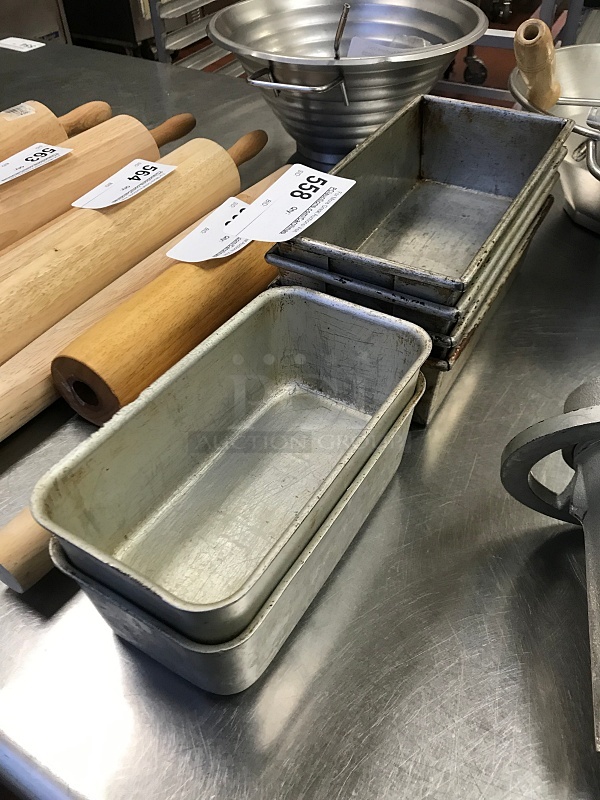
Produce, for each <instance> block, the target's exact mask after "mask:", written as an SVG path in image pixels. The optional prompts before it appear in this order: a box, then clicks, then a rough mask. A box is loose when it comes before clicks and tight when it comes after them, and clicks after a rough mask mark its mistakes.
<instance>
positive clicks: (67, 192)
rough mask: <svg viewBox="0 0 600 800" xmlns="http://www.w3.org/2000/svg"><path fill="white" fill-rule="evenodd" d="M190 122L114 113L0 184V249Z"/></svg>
mask: <svg viewBox="0 0 600 800" xmlns="http://www.w3.org/2000/svg"><path fill="white" fill-rule="evenodd" d="M195 124H196V120H195V119H194V117H193V116H192V115H191V114H179V115H178V116H176V117H173V118H172V119H169V120H167V121H166V122H164V123H163V124H162V125H159V126H158V127H157V128H155V129H154V130H152V131H148V130H147V128H146V127H145V126H144V125H143V124H142V123H141V122H138V120H137V119H134V118H133V117H129V116H119V117H113V119H109V120H107V121H106V122H103V123H102V124H101V125H98V126H97V127H95V128H92V129H91V130H87V131H84V132H83V133H80V134H78V135H77V136H74V137H73V138H72V139H71V140H70V141H69V142H68V146H69V147H70V148H71V149H72V151H73V152H71V153H69V155H67V156H65V157H64V158H61V159H59V160H58V161H53V162H52V163H51V164H48V165H47V166H45V167H42V168H41V169H38V170H34V171H33V172H29V173H27V174H26V175H23V176H22V177H20V178H16V179H15V180H13V181H10V182H9V183H6V184H4V185H3V186H0V250H3V249H4V248H6V247H8V246H9V245H11V244H13V243H14V242H16V241H18V240H19V239H22V238H23V237H24V236H27V234H29V233H32V232H33V231H36V230H38V229H39V228H41V227H42V226H43V225H45V224H46V223H47V222H50V221H51V220H53V219H56V217H58V216H60V215H61V214H64V213H65V211H68V210H69V209H70V207H71V203H73V202H74V201H75V200H77V199H78V198H79V197H81V196H82V195H84V194H86V193H87V192H89V191H90V190H91V189H93V188H94V187H95V186H98V185H99V184H100V183H102V182H103V181H105V180H106V179H107V178H109V177H110V176H111V175H113V174H114V173H115V172H117V170H119V169H121V167H124V166H125V165H126V164H129V162H130V161H132V160H133V159H134V158H144V159H148V161H156V160H157V159H158V158H160V153H159V150H158V148H159V147H162V145H164V144H167V143H168V142H171V141H173V140H174V139H179V138H180V137H182V136H185V135H186V134H188V133H189V132H190V131H191V130H193V128H194V126H195ZM11 271H12V270H11ZM5 277H7V274H2V273H0V280H3V279H4V278H5Z"/></svg>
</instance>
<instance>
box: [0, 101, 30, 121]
mask: <svg viewBox="0 0 600 800" xmlns="http://www.w3.org/2000/svg"><path fill="white" fill-rule="evenodd" d="M32 114H35V108H34V107H33V106H30V105H29V103H19V105H18V106H12V107H11V108H7V109H5V110H4V111H0V117H2V118H3V119H18V118H19V117H30V116H31V115H32Z"/></svg>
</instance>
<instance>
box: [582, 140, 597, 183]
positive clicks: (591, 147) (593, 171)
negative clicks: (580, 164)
mask: <svg viewBox="0 0 600 800" xmlns="http://www.w3.org/2000/svg"><path fill="white" fill-rule="evenodd" d="M596 144H597V142H595V141H594V140H593V139H588V140H587V142H586V146H585V154H586V156H587V168H588V170H589V171H590V175H593V176H594V178H596V180H598V181H600V164H598V157H597V151H596Z"/></svg>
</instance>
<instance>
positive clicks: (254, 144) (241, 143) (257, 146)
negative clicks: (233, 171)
mask: <svg viewBox="0 0 600 800" xmlns="http://www.w3.org/2000/svg"><path fill="white" fill-rule="evenodd" d="M268 141H269V137H268V136H267V134H266V133H265V131H261V130H258V131H251V132H250V133H247V134H246V135H245V136H242V138H241V139H238V140H237V142H236V143H235V144H234V145H232V146H231V147H230V148H229V150H228V151H227V152H228V153H229V155H230V156H231V158H232V159H233V161H234V162H235V164H236V166H238V167H239V166H241V165H242V164H245V163H246V161H250V159H251V158H254V156H256V155H258V154H259V153H260V151H261V150H262V149H263V148H264V146H265V145H266V143H267V142H268Z"/></svg>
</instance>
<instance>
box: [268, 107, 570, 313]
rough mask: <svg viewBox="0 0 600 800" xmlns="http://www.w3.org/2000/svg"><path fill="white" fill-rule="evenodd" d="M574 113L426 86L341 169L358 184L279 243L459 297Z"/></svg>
mask: <svg viewBox="0 0 600 800" xmlns="http://www.w3.org/2000/svg"><path fill="white" fill-rule="evenodd" d="M572 124H573V123H572V122H570V121H567V120H559V119H555V118H553V117H542V116H536V115H532V114H529V113H525V112H519V111H513V110H510V109H504V108H493V107H489V106H484V105H480V104H477V103H468V102H463V101H459V100H449V99H446V98H438V97H423V98H420V99H418V100H416V101H414V102H413V103H411V104H410V105H409V106H407V107H406V108H404V109H403V110H402V111H400V112H399V113H398V114H396V116H395V117H394V118H393V119H392V120H390V121H389V122H388V123H387V124H386V125H385V126H383V127H382V128H381V129H380V130H379V131H378V132H377V133H376V134H374V135H373V136H371V137H370V138H369V139H368V140H367V141H366V142H364V143H363V144H362V145H360V146H359V147H358V148H356V150H354V151H353V152H352V153H351V154H350V155H349V156H347V157H346V158H345V159H344V161H342V162H341V163H340V164H339V165H338V166H337V167H336V168H335V169H334V170H333V172H334V174H338V175H342V176H343V177H346V178H352V179H354V180H356V181H357V184H356V186H355V187H353V189H352V190H351V191H350V192H348V194H347V195H346V196H345V197H343V198H342V199H341V200H340V201H339V202H338V203H337V204H336V205H335V206H334V207H332V208H331V209H330V210H329V211H328V213H327V214H326V215H325V216H323V217H322V218H321V219H320V220H318V221H317V222H316V223H315V224H313V225H311V227H310V228H308V230H307V231H306V232H305V233H304V234H303V235H302V236H299V237H296V238H295V239H292V240H290V241H289V242H283V243H281V244H279V245H278V246H277V248H276V249H275V251H274V252H277V253H278V254H279V255H281V256H284V257H286V258H290V259H292V260H294V261H296V262H300V263H303V264H307V265H309V266H313V267H318V268H320V269H323V270H327V271H330V272H332V273H336V274H337V275H341V276H343V277H346V278H349V279H356V280H360V281H363V282H365V283H368V284H372V285H376V286H380V287H382V288H384V289H391V290H394V291H397V292H401V293H403V294H405V295H410V296H413V297H417V298H421V299H423V300H428V301H433V302H435V303H440V304H443V305H449V306H455V305H456V304H457V303H458V302H459V300H460V298H461V297H462V295H463V294H464V293H465V292H466V291H468V289H469V288H470V286H471V285H472V284H473V283H474V282H475V281H476V280H477V278H478V276H479V275H480V274H481V272H482V271H483V270H484V269H485V268H486V265H487V263H488V262H489V260H490V258H492V257H493V256H494V254H495V253H496V252H497V248H498V247H499V246H501V245H500V244H499V243H501V241H502V238H503V237H504V236H505V235H506V233H507V232H508V231H510V229H511V228H512V227H513V226H514V225H515V224H516V223H517V221H518V219H519V217H520V216H521V215H522V213H523V212H524V209H525V208H526V207H527V204H528V201H529V200H530V198H531V196H532V194H533V193H534V192H535V189H536V187H539V185H540V184H541V183H542V181H543V180H545V179H547V178H548V174H549V172H551V171H552V170H556V169H557V167H558V165H559V163H560V162H561V161H562V159H563V158H564V154H565V152H566V150H565V147H564V142H565V140H566V138H567V137H568V135H569V133H570V130H571V128H572Z"/></svg>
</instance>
